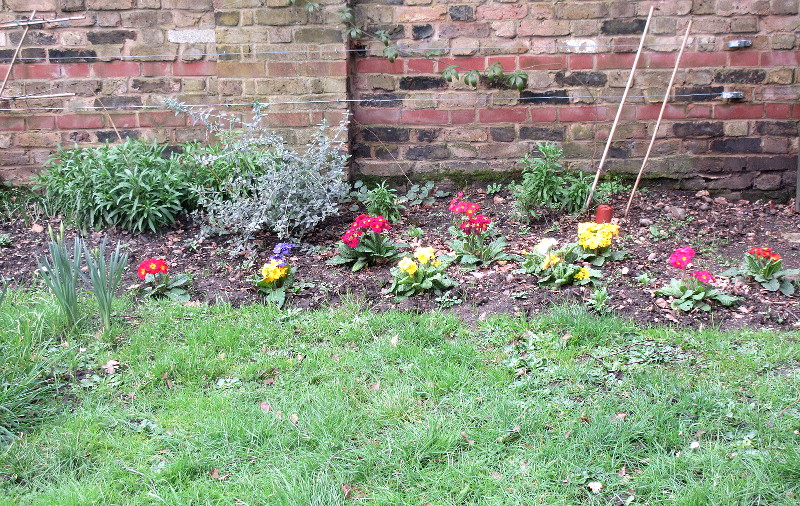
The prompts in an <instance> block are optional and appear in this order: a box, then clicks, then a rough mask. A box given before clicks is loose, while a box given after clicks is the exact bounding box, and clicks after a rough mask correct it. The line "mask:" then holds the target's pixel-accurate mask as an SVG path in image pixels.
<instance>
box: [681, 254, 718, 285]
mask: <svg viewBox="0 0 800 506" xmlns="http://www.w3.org/2000/svg"><path fill="white" fill-rule="evenodd" d="M694 255H695V251H694V250H693V249H692V248H691V246H686V247H685V248H678V249H676V250H675V251H673V252H672V254H671V255H670V256H669V264H670V265H671V266H673V267H675V268H676V269H685V268H686V267H688V266H689V264H690V263H691V262H692V259H693V258H694ZM689 277H690V278H695V279H696V280H698V281H700V282H702V283H706V284H711V283H713V282H715V281H716V280H717V278H715V277H714V275H713V274H711V272H709V271H692V272H690V273H689Z"/></svg>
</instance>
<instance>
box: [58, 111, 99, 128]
mask: <svg viewBox="0 0 800 506" xmlns="http://www.w3.org/2000/svg"><path fill="white" fill-rule="evenodd" d="M56 123H57V124H58V128H61V129H64V130H72V129H76V128H103V126H104V125H103V116H102V115H101V114H62V115H61V116H58V117H57V118H56Z"/></svg>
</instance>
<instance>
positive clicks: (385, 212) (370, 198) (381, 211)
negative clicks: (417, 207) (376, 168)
mask: <svg viewBox="0 0 800 506" xmlns="http://www.w3.org/2000/svg"><path fill="white" fill-rule="evenodd" d="M364 204H365V205H366V207H367V214H369V215H371V216H383V217H384V218H386V219H387V220H389V223H394V222H396V221H397V220H399V219H400V217H401V216H402V214H401V212H402V211H403V209H405V206H404V205H402V204H400V203H398V201H397V190H395V189H394V188H389V186H388V185H387V183H386V181H383V182H381V184H379V185H378V186H376V187H375V188H373V189H371V190H369V191H368V192H367V196H366V199H365V201H364Z"/></svg>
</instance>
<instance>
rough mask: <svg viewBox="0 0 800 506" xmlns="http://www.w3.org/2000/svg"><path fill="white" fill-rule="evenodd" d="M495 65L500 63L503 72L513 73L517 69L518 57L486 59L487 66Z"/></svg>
mask: <svg viewBox="0 0 800 506" xmlns="http://www.w3.org/2000/svg"><path fill="white" fill-rule="evenodd" d="M493 63H499V64H500V65H501V66H502V67H503V70H504V71H506V72H510V71H513V70H514V69H516V68H517V57H516V56H489V57H488V58H486V66H487V67H488V66H489V65H492V64H493Z"/></svg>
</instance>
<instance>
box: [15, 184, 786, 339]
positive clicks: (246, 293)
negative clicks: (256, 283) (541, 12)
mask: <svg viewBox="0 0 800 506" xmlns="http://www.w3.org/2000/svg"><path fill="white" fill-rule="evenodd" d="M444 189H446V190H448V191H449V190H452V188H444ZM464 192H465V200H468V201H472V202H477V203H479V204H480V205H481V208H482V211H481V212H482V213H483V214H484V215H486V216H488V217H490V218H492V219H493V220H494V222H495V225H496V227H497V229H498V230H499V231H500V232H501V233H503V234H505V235H506V237H507V239H508V241H509V248H508V252H509V253H516V254H520V253H522V252H523V251H526V250H531V249H532V248H533V246H534V245H535V244H536V243H538V242H539V240H541V239H542V237H545V236H546V237H553V238H556V239H558V240H559V243H560V244H563V243H566V242H573V241H575V236H576V228H577V224H578V223H579V222H581V221H587V220H591V219H592V218H593V215H591V216H589V215H586V216H566V215H550V216H545V217H543V218H542V219H540V220H538V221H536V222H533V223H530V224H522V223H519V222H516V221H513V219H511V216H512V212H511V210H512V203H511V202H510V199H509V196H508V195H507V194H505V193H501V194H497V195H488V194H487V193H486V191H485V189H482V188H478V187H474V188H467V189H465V190H464ZM626 200H627V195H626V196H619V197H618V198H616V199H614V200H613V201H612V202H611V204H612V205H613V207H614V209H615V214H616V215H618V216H619V215H621V214H622V210H623V209H624V207H625V203H626ZM447 203H448V199H440V200H437V202H436V203H435V204H434V205H431V206H426V205H423V206H416V207H414V208H410V209H406V211H405V212H404V216H403V218H402V219H401V220H400V221H399V222H398V223H396V224H394V226H393V228H392V230H391V231H390V236H391V237H393V238H395V239H396V240H398V241H399V242H404V243H407V244H410V245H412V246H419V245H424V246H433V247H435V248H436V249H437V252H443V253H446V252H447V251H448V250H449V248H448V246H447V241H449V240H450V237H449V234H448V232H447V228H448V227H449V226H450V225H451V224H452V216H451V214H450V212H449V211H448V209H447ZM358 213H359V212H358V211H356V212H353V211H350V210H349V209H348V206H343V208H342V212H341V214H340V215H338V216H336V217H335V218H333V219H329V220H327V221H326V222H325V223H324V224H323V225H322V226H321V227H319V228H318V229H317V230H316V231H315V232H314V233H312V234H311V235H309V236H308V237H306V243H305V244H304V247H303V248H301V249H299V250H295V252H294V254H293V256H292V257H291V262H292V264H293V265H295V266H297V267H298V276H297V284H296V287H297V288H298V291H297V293H295V294H294V295H292V297H291V298H290V299H289V302H288V306H291V307H296V308H301V309H312V308H317V307H320V306H324V305H327V304H334V305H335V304H338V303H340V302H341V301H342V299H343V298H344V297H348V296H350V297H353V298H356V299H361V300H364V301H366V303H367V304H369V307H371V308H373V309H374V310H376V311H379V310H386V309H392V308H398V309H404V310H413V311H425V310H430V309H435V308H449V310H452V311H455V312H456V313H457V314H459V315H460V316H462V317H464V318H466V319H474V318H484V317H486V316H488V315H490V314H495V313H509V314H514V315H532V314H536V313H540V312H544V311H547V309H548V308H549V307H550V306H551V305H552V304H554V303H561V302H568V301H574V302H581V301H585V300H586V299H587V298H588V297H589V296H590V295H591V292H592V288H591V287H567V288H562V289H555V290H552V289H549V288H543V287H540V286H538V285H537V283H536V280H535V278H533V277H532V276H529V275H526V274H521V273H518V272H515V271H516V270H517V269H518V268H519V265H518V264H517V263H516V262H514V261H510V262H505V263H503V265H500V264H494V265H492V266H490V267H487V268H482V269H479V270H477V271H473V272H467V271H464V270H462V269H460V268H459V267H457V266H452V267H451V268H450V269H449V270H448V274H449V275H450V276H451V277H452V278H454V279H456V280H457V281H458V282H459V286H458V287H457V288H455V289H453V290H452V291H451V292H450V294H449V295H448V296H447V297H445V298H440V299H439V300H436V298H434V297H432V296H420V297H414V298H411V299H407V300H405V301H401V302H395V301H394V300H393V298H392V296H391V295H389V294H387V293H386V291H385V290H386V287H388V281H389V279H390V274H389V268H390V266H388V265H383V266H375V267H368V268H365V269H363V270H361V271H359V272H356V273H351V272H350V271H349V270H348V269H346V268H341V267H334V266H330V265H327V264H326V263H325V261H326V260H327V259H329V258H330V257H332V256H333V255H334V250H335V248H336V246H337V243H338V241H339V238H340V237H341V235H342V234H343V233H344V231H345V230H346V229H347V227H348V225H349V224H350V222H351V221H352V219H353V218H354V217H355V216H356V215H357V214H358ZM615 221H616V222H617V223H619V225H620V236H619V238H618V240H617V241H616V245H617V248H619V249H624V250H626V251H627V252H628V253H630V257H629V258H628V259H626V260H622V261H619V262H612V263H610V264H607V265H605V266H603V267H602V271H603V274H604V282H605V283H606V284H607V289H608V294H609V300H608V306H609V307H610V308H611V309H613V311H614V312H615V313H617V314H618V315H621V316H624V317H628V318H631V319H633V320H635V321H637V322H639V323H642V324H670V323H672V324H675V325H679V326H686V327H691V328H698V327H702V326H716V327H720V328H723V329H730V328H743V327H748V328H764V327H768V328H783V329H790V328H797V327H798V326H800V298H798V297H797V296H794V297H786V296H783V295H781V294H779V293H770V292H767V291H765V290H763V289H762V288H761V287H760V286H758V285H756V284H746V283H742V282H738V281H734V280H726V279H719V280H718V283H717V284H718V285H719V286H720V287H722V288H724V289H725V290H726V291H728V292H729V293H732V294H733V295H736V296H739V297H741V301H740V303H739V304H738V305H736V306H735V307H732V308H723V307H715V308H714V310H713V311H712V312H710V313H703V312H692V313H679V312H675V311H673V310H671V309H669V306H668V303H667V301H665V300H663V299H661V298H659V297H657V296H655V295H654V294H653V292H654V291H655V290H657V289H658V288H660V287H662V286H664V285H665V284H667V283H668V282H669V279H670V278H672V277H680V276H681V274H683V273H682V272H681V271H678V270H676V269H674V268H672V267H670V266H669V264H668V263H667V259H668V257H669V255H670V253H671V252H672V251H673V250H674V249H675V248H677V247H683V246H692V247H693V248H694V249H695V250H696V251H697V256H696V257H695V261H694V265H695V266H696V267H697V268H703V269H708V270H710V271H712V272H714V273H719V272H722V271H723V270H725V269H727V268H728V267H731V266H734V265H739V264H740V263H741V261H742V258H743V254H744V253H745V252H746V251H747V250H749V249H750V248H752V247H754V246H768V247H770V248H772V250H773V251H776V252H778V253H780V254H781V255H782V257H783V259H784V260H783V262H784V267H785V268H798V267H800V214H798V213H797V212H796V211H795V207H794V203H793V202H790V203H788V204H775V203H772V202H747V201H738V202H729V201H727V200H725V199H723V198H716V199H715V198H713V197H711V196H708V195H707V193H706V192H700V193H698V194H692V193H681V192H677V191H673V190H663V189H649V190H647V191H646V192H644V193H641V194H639V195H637V198H636V200H635V201H634V205H633V207H632V208H631V212H630V214H629V216H628V217H627V218H615ZM49 224H50V225H53V226H57V225H58V221H57V220H52V221H51V222H50V223H48V222H44V223H36V224H35V225H32V224H30V223H28V224H25V223H23V222H22V221H21V220H16V221H12V222H10V223H4V224H1V225H0V234H2V233H6V234H9V235H10V236H11V246H10V247H2V248H0V278H6V279H13V282H12V285H17V286H30V285H32V284H36V283H37V281H38V280H37V278H38V277H37V276H36V257H37V256H39V255H43V254H45V252H46V248H47V246H46V245H47V240H48V235H47V232H46V230H47V226H48V225H49ZM414 227H419V228H421V229H422V230H424V232H425V233H424V235H422V236H421V237H420V238H419V239H410V238H409V236H408V235H407V232H408V230H409V229H411V228H414ZM199 232H200V226H199V225H198V224H197V223H194V222H193V221H192V220H191V219H189V218H188V217H187V218H186V219H184V220H183V221H182V222H181V223H180V224H179V225H178V226H176V227H174V228H173V229H171V230H166V231H163V232H162V233H159V234H151V233H146V234H141V235H131V234H129V233H126V232H122V231H117V230H103V231H95V232H90V233H89V234H88V236H87V237H86V239H87V241H88V242H89V243H92V244H98V243H100V242H101V241H102V239H103V238H104V237H105V236H108V238H109V241H110V243H111V244H115V243H116V242H120V243H122V244H123V245H125V247H126V249H127V251H128V252H129V254H130V263H131V265H132V267H131V268H129V269H128V271H127V272H126V275H125V281H124V286H125V287H128V288H135V287H136V286H137V285H138V284H139V283H140V280H139V279H138V278H137V277H136V273H135V269H134V267H135V266H136V265H138V263H139V262H140V261H142V260H143V259H145V258H149V257H157V258H162V259H164V260H165V261H166V262H167V263H168V265H169V268H170V272H172V273H179V272H187V273H190V274H191V275H192V276H193V288H192V290H191V295H192V300H193V301H200V302H208V303H217V302H226V303H230V304H233V305H243V304H251V303H257V302H259V301H260V300H261V299H260V296H259V294H258V293H257V292H256V290H255V288H254V287H253V285H252V284H251V283H249V282H248V279H251V278H252V277H253V276H254V274H255V273H256V272H257V271H258V269H259V266H260V263H261V262H263V261H264V260H266V258H268V256H269V254H270V253H271V251H272V247H273V245H274V244H275V243H277V242H278V240H277V238H276V237H274V236H268V235H265V236H263V237H259V238H258V239H257V241H256V243H255V244H253V245H252V249H251V251H249V252H240V253H236V254H235V253H233V250H234V249H235V248H233V240H232V238H230V237H214V238H206V239H199ZM74 233H75V231H74V230H70V231H69V233H68V237H69V235H70V234H74ZM248 254H249V255H250V259H248V256H247V255H248ZM642 275H646V276H647V277H648V278H650V281H649V282H647V283H645V282H643V281H641V279H642ZM637 278H638V279H637Z"/></svg>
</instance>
